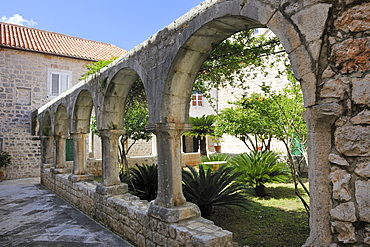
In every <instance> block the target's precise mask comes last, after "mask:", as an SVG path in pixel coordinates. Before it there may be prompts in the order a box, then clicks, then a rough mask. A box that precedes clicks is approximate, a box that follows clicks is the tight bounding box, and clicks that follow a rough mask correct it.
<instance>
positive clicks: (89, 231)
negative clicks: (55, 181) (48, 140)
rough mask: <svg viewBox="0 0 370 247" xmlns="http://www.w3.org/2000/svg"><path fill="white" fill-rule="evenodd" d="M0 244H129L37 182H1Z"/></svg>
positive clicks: (35, 179)
mask: <svg viewBox="0 0 370 247" xmlns="http://www.w3.org/2000/svg"><path fill="white" fill-rule="evenodd" d="M0 222H1V223H0V246H1V247H3V246H4V247H5V246H41V247H43V246H53V247H57V246H68V247H73V246H79V247H81V246H123V247H126V246H127V247H128V246H132V245H130V244H129V243H127V242H126V241H124V240H123V239H121V238H120V237H118V236H117V235H115V234H114V233H112V232H111V231H109V230H108V229H106V228H104V227H103V226H101V225H99V224H98V223H96V222H95V221H93V220H92V219H91V218H89V217H87V216H86V215H84V214H83V213H81V212H80V211H78V210H77V209H75V208H74V207H72V206H71V205H70V204H68V203H66V202H65V201H63V200H62V199H61V198H59V197H58V196H56V195H55V194H53V193H52V192H51V191H50V190H48V189H47V188H45V187H44V186H43V185H41V184H40V180H39V178H30V179H18V180H7V181H3V182H1V183H0Z"/></svg>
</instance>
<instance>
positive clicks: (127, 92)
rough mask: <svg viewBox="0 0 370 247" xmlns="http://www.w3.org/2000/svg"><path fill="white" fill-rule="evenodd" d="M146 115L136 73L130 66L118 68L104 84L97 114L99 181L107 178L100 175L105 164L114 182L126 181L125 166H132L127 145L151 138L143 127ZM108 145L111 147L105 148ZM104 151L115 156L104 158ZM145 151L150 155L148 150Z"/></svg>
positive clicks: (145, 122)
mask: <svg viewBox="0 0 370 247" xmlns="http://www.w3.org/2000/svg"><path fill="white" fill-rule="evenodd" d="M148 114H149V113H148V103H147V98H146V92H145V87H144V84H143V82H142V81H141V79H140V77H139V75H138V73H137V72H135V71H134V70H133V69H130V68H123V69H121V70H119V71H118V72H117V73H116V74H115V75H114V76H113V78H112V80H110V82H109V85H107V89H106V91H105V93H104V102H103V111H102V112H101V113H100V115H98V116H97V121H98V122H97V126H98V128H99V131H100V136H101V138H102V142H103V143H102V148H103V150H102V155H103V157H102V158H103V176H102V181H103V184H104V180H105V181H106V180H107V179H108V178H107V177H105V174H104V169H106V168H107V167H108V166H110V167H114V174H111V175H110V176H111V179H112V180H114V181H116V182H115V183H119V182H120V181H125V182H127V179H126V176H127V172H128V168H129V166H130V165H131V166H132V165H133V164H129V159H128V158H127V156H128V155H129V152H130V151H131V148H132V147H133V145H134V144H135V143H136V142H137V141H139V142H140V141H141V140H144V142H147V141H148V140H149V139H150V138H151V135H150V134H149V132H148V131H147V130H146V129H145V126H146V125H147V123H148ZM141 144H143V143H141ZM109 146H110V147H111V148H110V149H109V150H107V147H109ZM148 147H150V148H151V145H149V146H147V147H146V148H148ZM143 151H146V150H145V147H144V149H142V150H141V151H140V150H139V155H140V152H143ZM106 152H110V153H111V157H114V156H115V157H117V158H114V159H112V160H110V161H108V160H107V156H106V155H105V154H106ZM147 152H148V151H147ZM131 153H132V152H131ZM131 153H130V154H131ZM148 153H149V154H152V152H150V151H149V152H148ZM136 155H138V154H136ZM131 163H132V162H131ZM117 175H118V176H119V178H117Z"/></svg>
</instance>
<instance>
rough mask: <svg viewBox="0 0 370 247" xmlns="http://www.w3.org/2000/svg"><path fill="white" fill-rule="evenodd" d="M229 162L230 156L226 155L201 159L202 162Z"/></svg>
mask: <svg viewBox="0 0 370 247" xmlns="http://www.w3.org/2000/svg"><path fill="white" fill-rule="evenodd" d="M228 160H230V155H228V154H224V153H214V154H210V155H208V156H203V157H201V158H200V161H202V162H211V161H228Z"/></svg>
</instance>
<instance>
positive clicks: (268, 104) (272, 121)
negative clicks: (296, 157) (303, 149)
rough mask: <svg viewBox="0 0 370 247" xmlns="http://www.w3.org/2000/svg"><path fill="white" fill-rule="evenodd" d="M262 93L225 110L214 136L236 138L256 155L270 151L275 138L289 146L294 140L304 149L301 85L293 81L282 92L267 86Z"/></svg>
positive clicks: (242, 99)
mask: <svg viewBox="0 0 370 247" xmlns="http://www.w3.org/2000/svg"><path fill="white" fill-rule="evenodd" d="M292 78H293V77H292ZM261 89H262V90H263V93H261V94H257V93H253V94H251V95H248V94H244V95H243V97H242V98H241V99H239V100H238V101H236V102H233V104H234V107H233V108H227V109H224V110H222V111H221V112H220V114H219V117H218V119H217V122H216V125H215V126H216V128H215V133H216V134H218V133H227V134H230V135H232V136H235V137H237V138H239V139H240V140H242V141H243V142H244V144H245V145H246V146H247V147H248V148H249V149H250V150H251V151H257V147H258V146H263V150H269V148H270V142H271V139H272V138H277V139H278V140H280V141H283V142H284V143H286V144H287V146H290V145H291V143H292V141H293V139H299V140H300V141H301V142H302V146H304V143H305V141H306V134H307V128H306V124H305V121H304V119H303V116H302V112H303V111H304V106H303V97H302V93H301V91H300V87H299V84H298V82H297V81H296V80H292V81H291V82H290V83H289V84H288V85H287V86H286V87H285V88H284V89H283V91H282V92H273V91H272V90H271V87H269V86H266V85H265V84H264V83H262V85H261Z"/></svg>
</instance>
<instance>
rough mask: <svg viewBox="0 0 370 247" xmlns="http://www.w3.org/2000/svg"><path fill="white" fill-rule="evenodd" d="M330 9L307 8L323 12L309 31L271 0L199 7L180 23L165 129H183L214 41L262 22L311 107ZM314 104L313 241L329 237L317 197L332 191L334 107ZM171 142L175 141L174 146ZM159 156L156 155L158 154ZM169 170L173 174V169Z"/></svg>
mask: <svg viewBox="0 0 370 247" xmlns="http://www.w3.org/2000/svg"><path fill="white" fill-rule="evenodd" d="M329 8H330V5H329V4H319V5H316V6H315V7H313V8H311V9H310V8H308V9H307V10H306V11H310V12H311V14H312V13H313V12H315V11H316V12H320V14H322V17H320V18H322V19H320V20H318V21H317V20H315V21H314V22H315V23H316V21H317V23H316V24H317V28H315V29H314V30H311V31H308V26H310V25H311V24H310V22H309V21H307V22H308V23H303V22H302V19H304V17H302V15H303V14H307V12H306V13H301V15H300V16H295V13H290V14H287V13H286V12H284V11H285V10H284V9H283V8H282V6H280V5H279V3H277V4H276V5H275V4H274V1H269V2H267V1H258V0H255V1H247V2H245V3H244V4H242V5H241V4H240V2H239V1H223V2H217V3H215V4H213V5H210V6H206V7H204V8H203V10H201V11H199V13H198V15H197V16H196V17H194V18H193V19H192V20H191V21H189V22H188V23H186V24H185V25H183V29H184V30H183V31H182V32H181V35H180V37H179V46H178V49H177V52H176V56H175V57H174V59H173V60H172V63H171V66H170V68H169V70H168V74H167V78H166V80H165V86H164V92H163V98H162V105H161V116H160V120H161V122H163V123H165V124H166V126H167V127H166V128H167V129H170V130H174V129H179V128H182V126H180V125H183V126H184V124H186V123H187V122H188V118H189V115H188V114H189V105H190V104H189V101H190V93H191V87H192V85H193V83H194V80H195V79H196V74H197V72H198V70H199V68H200V66H201V65H202V63H203V62H204V61H205V59H206V58H207V55H208V54H209V52H210V51H211V49H212V45H213V44H218V43H219V42H221V41H222V40H224V39H225V38H228V37H229V36H231V35H232V34H234V33H237V32H239V31H242V30H245V29H248V28H255V27H267V28H269V29H270V30H272V31H273V32H274V33H275V35H276V36H277V37H278V38H279V39H280V41H281V43H282V45H283V47H284V49H285V50H286V52H287V53H288V56H289V59H290V61H291V64H292V69H293V71H294V73H295V76H296V78H297V79H298V80H299V81H300V82H301V88H302V92H303V96H304V104H305V106H306V107H309V108H310V107H313V106H315V105H316V104H317V98H316V97H317V94H316V85H317V77H318V76H317V75H318V71H317V68H318V67H319V64H318V63H319V56H320V52H321V44H322V40H321V39H322V36H323V33H324V29H325V21H326V18H327V16H328V12H329ZM310 21H312V20H310ZM320 21H321V22H320ZM180 23H181V22H180ZM187 29H188V30H187ZM319 108H320V107H318V108H315V109H314V111H309V113H306V116H307V117H306V118H307V119H310V122H309V123H308V126H309V160H310V162H313V163H314V164H315V165H314V166H313V167H312V168H311V172H310V175H311V176H312V175H313V177H315V180H313V182H312V183H311V184H312V185H311V188H318V187H320V188H321V187H323V188H325V189H323V190H321V191H320V192H317V193H315V192H314V193H313V195H314V197H316V198H320V199H315V198H314V200H311V201H312V202H313V203H312V205H313V214H312V215H311V239H313V241H314V242H315V243H319V242H320V241H321V242H322V243H324V245H325V244H327V243H329V242H330V239H329V238H328V237H327V236H329V235H330V227H329V225H330V203H331V202H330V201H328V200H325V201H324V200H322V198H324V197H326V198H330V196H331V195H330V191H329V190H330V189H329V188H330V181H329V180H328V179H327V178H328V177H329V169H327V168H328V164H329V162H328V155H329V153H330V149H331V138H332V135H331V126H332V125H333V123H334V121H335V119H336V118H337V112H336V109H334V108H335V107H333V106H324V107H321V108H320V109H319ZM325 112H326V113H325ZM329 115H330V116H329ZM328 117H329V118H330V119H328ZM318 123H323V125H322V128H320V129H319V128H317V124H318ZM314 125H315V126H314ZM172 126H173V127H172ZM162 129H165V128H163V127H162ZM167 132H168V131H167ZM319 140H320V141H322V145H321V146H320V147H318V145H317V144H318V143H317V142H319ZM176 145H178V144H174V145H173V146H176ZM168 146H169V145H168ZM318 149H320V150H318ZM173 157H176V154H173ZM158 159H159V160H160V157H159V155H158ZM173 161H174V162H173V163H174V164H175V163H178V161H177V160H175V159H173ZM173 174H176V171H174V172H173ZM176 179H178V178H175V176H174V180H176ZM156 200H157V199H156ZM158 204H159V200H158ZM308 242H309V241H308Z"/></svg>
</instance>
